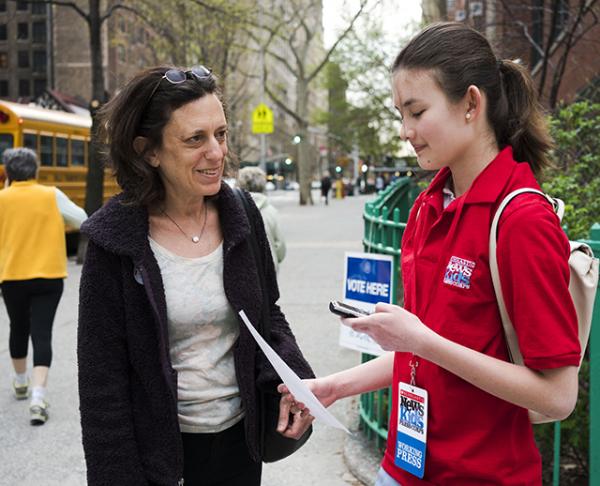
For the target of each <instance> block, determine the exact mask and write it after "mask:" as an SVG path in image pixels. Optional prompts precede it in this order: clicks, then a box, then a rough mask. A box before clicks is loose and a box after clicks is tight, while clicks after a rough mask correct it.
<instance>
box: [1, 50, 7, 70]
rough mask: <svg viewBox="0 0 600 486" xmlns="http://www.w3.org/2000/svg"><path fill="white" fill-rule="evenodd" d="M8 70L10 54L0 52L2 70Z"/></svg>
mask: <svg viewBox="0 0 600 486" xmlns="http://www.w3.org/2000/svg"><path fill="white" fill-rule="evenodd" d="M7 68H8V52H0V69H7Z"/></svg>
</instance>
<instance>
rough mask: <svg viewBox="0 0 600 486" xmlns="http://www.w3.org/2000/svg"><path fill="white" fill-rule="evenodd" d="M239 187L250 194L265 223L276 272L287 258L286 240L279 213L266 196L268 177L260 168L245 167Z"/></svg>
mask: <svg viewBox="0 0 600 486" xmlns="http://www.w3.org/2000/svg"><path fill="white" fill-rule="evenodd" d="M238 182H239V186H240V187H241V188H242V189H245V190H246V191H248V192H249V193H250V195H251V196H252V199H254V203H255V204H256V207H257V208H258V209H260V214H261V216H262V218H263V221H264V223H265V230H266V231H267V238H268V239H269V246H270V247H271V255H272V257H273V263H274V264H275V270H279V264H280V263H281V262H282V261H283V259H284V258H285V250H286V249H285V238H284V236H283V231H282V230H281V226H280V224H279V212H278V211H277V209H275V207H274V206H273V205H272V204H271V203H270V202H269V198H268V197H267V195H266V194H265V188H266V185H267V175H266V174H265V171H264V170H262V169H261V168H260V167H244V168H243V169H240V171H239V174H238Z"/></svg>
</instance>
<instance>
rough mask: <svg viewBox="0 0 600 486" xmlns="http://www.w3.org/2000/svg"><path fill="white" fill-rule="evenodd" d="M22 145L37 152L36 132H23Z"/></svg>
mask: <svg viewBox="0 0 600 486" xmlns="http://www.w3.org/2000/svg"><path fill="white" fill-rule="evenodd" d="M23 147H27V148H29V149H31V150H33V151H34V152H37V149H38V147H37V134H36V133H24V134H23Z"/></svg>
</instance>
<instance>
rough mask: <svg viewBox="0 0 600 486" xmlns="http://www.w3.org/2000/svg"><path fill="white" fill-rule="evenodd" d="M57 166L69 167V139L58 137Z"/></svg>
mask: <svg viewBox="0 0 600 486" xmlns="http://www.w3.org/2000/svg"><path fill="white" fill-rule="evenodd" d="M56 165H57V166H58V167H67V166H68V165H69V139H68V138H63V137H56Z"/></svg>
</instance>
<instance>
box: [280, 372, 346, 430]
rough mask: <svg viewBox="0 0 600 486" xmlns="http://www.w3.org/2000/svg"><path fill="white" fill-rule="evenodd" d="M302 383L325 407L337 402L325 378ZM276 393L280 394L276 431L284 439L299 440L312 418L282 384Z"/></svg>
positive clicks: (308, 411) (331, 387) (302, 404)
mask: <svg viewBox="0 0 600 486" xmlns="http://www.w3.org/2000/svg"><path fill="white" fill-rule="evenodd" d="M303 381H304V383H305V384H306V385H307V386H308V388H309V389H310V391H312V392H313V393H314V395H315V396H316V397H317V398H318V400H319V401H320V402H321V403H322V404H323V405H324V406H325V407H328V406H329V405H331V404H332V403H333V402H335V401H336V400H337V397H336V396H335V394H334V390H333V386H332V383H331V382H330V381H329V380H327V378H315V379H312V380H303ZM277 391H278V392H279V393H281V401H280V402H279V423H278V424H277V431H278V432H279V433H280V434H281V435H283V436H285V437H290V438H293V439H299V438H300V437H301V436H302V434H304V432H305V431H306V429H308V427H309V426H310V424H312V422H313V420H314V417H313V416H312V415H310V410H309V409H308V408H306V405H304V403H301V402H297V401H296V399H295V398H294V396H293V395H292V394H291V393H290V391H289V390H288V388H287V386H285V385H284V384H283V383H282V384H281V385H279V386H278V387H277Z"/></svg>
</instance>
